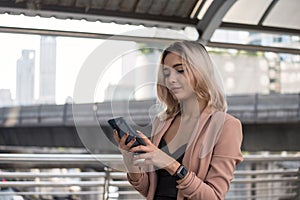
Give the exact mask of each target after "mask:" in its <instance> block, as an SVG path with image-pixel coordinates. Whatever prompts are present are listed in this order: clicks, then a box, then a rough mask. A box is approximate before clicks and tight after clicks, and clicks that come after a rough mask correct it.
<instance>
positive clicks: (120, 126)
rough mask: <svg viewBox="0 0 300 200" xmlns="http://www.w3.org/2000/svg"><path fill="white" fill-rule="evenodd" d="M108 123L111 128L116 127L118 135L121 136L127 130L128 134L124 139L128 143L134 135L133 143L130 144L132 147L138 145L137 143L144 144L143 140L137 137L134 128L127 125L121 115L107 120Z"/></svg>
mask: <svg viewBox="0 0 300 200" xmlns="http://www.w3.org/2000/svg"><path fill="white" fill-rule="evenodd" d="M108 123H109V124H110V126H111V127H112V128H113V129H116V130H117V131H118V133H119V137H120V138H121V137H123V135H124V134H125V133H127V132H129V136H128V138H127V140H126V143H128V142H129V141H130V140H132V139H133V137H136V141H135V143H134V144H133V145H132V147H135V146H138V145H146V144H145V142H144V140H143V139H141V138H139V137H138V135H137V134H136V132H135V130H134V129H133V128H132V127H131V126H129V125H128V124H127V123H126V121H125V120H124V118H123V117H118V118H114V119H110V120H108Z"/></svg>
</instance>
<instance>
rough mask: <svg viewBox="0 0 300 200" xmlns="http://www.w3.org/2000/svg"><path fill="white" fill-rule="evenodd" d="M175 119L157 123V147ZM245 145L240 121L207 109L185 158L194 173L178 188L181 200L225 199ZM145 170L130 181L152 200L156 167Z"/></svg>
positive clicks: (179, 199) (189, 144) (155, 182)
mask: <svg viewBox="0 0 300 200" xmlns="http://www.w3.org/2000/svg"><path fill="white" fill-rule="evenodd" d="M172 120H173V118H171V119H168V120H166V121H160V120H159V118H156V119H155V120H154V122H153V127H152V138H151V140H152V142H153V144H155V145H157V146H158V144H159V142H160V140H161V138H162V136H163V135H164V133H165V132H166V130H167V129H168V128H169V126H170V125H171V122H172ZM241 143H242V126H241V122H240V121H239V120H238V119H236V118H234V117H233V116H231V115H229V114H227V113H225V112H219V111H217V112H215V111H212V110H211V109H210V108H205V110H204V111H203V113H202V114H201V116H200V118H199V122H198V127H196V128H195V131H194V133H193V134H192V136H191V138H190V139H189V142H188V146H187V149H186V151H185V155H184V157H183V165H185V166H186V167H187V168H188V169H189V171H190V172H191V173H189V175H188V177H186V179H185V180H184V181H183V182H182V183H181V184H179V185H178V186H177V188H178V195H177V199H178V200H182V199H195V200H208V199H209V200H214V199H224V198H225V195H226V192H227V191H228V190H229V185H230V182H231V180H232V178H233V172H234V170H235V167H236V165H237V164H238V163H239V162H241V161H242V160H243V157H242V153H241ZM142 170H144V172H143V173H142V177H141V179H140V180H139V181H137V182H134V181H132V180H130V178H129V176H128V180H129V182H130V183H131V184H132V186H133V187H134V188H135V189H136V190H137V191H139V192H140V193H141V194H142V195H143V196H145V197H147V200H152V199H153V198H154V194H155V190H156V185H157V177H156V173H155V171H154V167H153V166H148V168H147V169H146V168H145V169H142Z"/></svg>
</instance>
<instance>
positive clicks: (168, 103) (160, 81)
mask: <svg viewBox="0 0 300 200" xmlns="http://www.w3.org/2000/svg"><path fill="white" fill-rule="evenodd" d="M169 53H175V54H178V55H179V56H181V58H182V59H183V62H185V63H186V65H185V66H186V73H187V77H188V79H189V81H190V83H191V86H192V87H193V89H194V91H195V94H196V96H197V98H198V101H199V100H202V101H205V102H206V106H211V107H212V108H214V109H215V110H218V111H226V110H227V103H226V99H225V94H224V91H223V88H222V81H221V77H220V76H219V74H218V73H217V69H216V68H215V66H214V64H213V62H212V60H211V58H210V56H209V54H208V52H207V50H206V49H205V47H204V46H203V45H202V44H200V43H198V42H193V41H178V42H174V43H172V44H171V45H169V46H168V47H167V48H166V49H165V50H164V51H163V52H162V54H161V57H160V61H159V67H158V74H157V86H156V89H157V96H158V99H159V101H160V102H161V103H162V104H163V105H164V107H165V109H164V111H163V112H162V113H161V115H160V117H161V118H164V119H168V118H170V117H173V116H175V115H176V114H177V113H178V112H180V103H179V102H178V100H177V99H175V98H174V96H173V95H172V94H171V93H170V91H169V90H168V88H167V87H166V86H165V77H164V75H163V65H164V60H165V58H166V56H167V55H168V54H169Z"/></svg>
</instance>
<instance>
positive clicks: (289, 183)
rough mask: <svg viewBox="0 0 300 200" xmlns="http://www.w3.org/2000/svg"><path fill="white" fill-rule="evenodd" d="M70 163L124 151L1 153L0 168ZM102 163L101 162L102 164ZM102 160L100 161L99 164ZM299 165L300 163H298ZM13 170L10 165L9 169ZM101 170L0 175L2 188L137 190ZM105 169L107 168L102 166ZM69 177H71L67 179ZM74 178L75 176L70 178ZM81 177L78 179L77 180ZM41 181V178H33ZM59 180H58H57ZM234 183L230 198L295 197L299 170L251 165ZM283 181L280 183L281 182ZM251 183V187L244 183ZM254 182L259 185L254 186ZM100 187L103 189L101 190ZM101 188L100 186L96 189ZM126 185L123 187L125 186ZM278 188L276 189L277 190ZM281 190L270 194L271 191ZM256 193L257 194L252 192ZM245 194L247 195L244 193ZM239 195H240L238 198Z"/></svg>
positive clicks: (260, 158) (114, 157) (250, 158)
mask: <svg viewBox="0 0 300 200" xmlns="http://www.w3.org/2000/svg"><path fill="white" fill-rule="evenodd" d="M54 161H55V162H56V163H57V164H61V166H64V165H66V166H68V167H70V168H72V166H73V165H74V164H84V163H86V162H88V163H92V164H93V165H94V166H99V165H101V163H102V162H103V163H113V164H114V165H122V163H123V159H122V155H121V154H95V155H91V154H0V169H1V168H2V167H3V166H4V168H2V169H5V166H6V165H5V164H11V166H13V167H15V169H18V166H22V164H24V162H25V163H30V162H34V163H36V164H37V166H38V165H39V164H46V165H48V164H50V163H52V162H54ZM286 161H292V162H294V163H295V162H296V163H300V155H265V156H264V155H245V156H244V163H245V164H246V165H249V164H250V165H252V163H281V162H286ZM100 162H101V163H100ZM99 163H100V164H99ZM299 165H300V164H299ZM10 169H11V168H10ZM107 169H108V170H106V171H100V172H74V173H72V172H70V171H69V172H68V173H62V172H61V173H58V172H55V173H52V172H39V173H38V172H5V170H2V171H3V172H1V177H2V178H5V179H7V181H6V182H0V187H16V188H26V187H43V188H49V187H52V188H57V187H60V188H65V189H68V188H69V187H71V186H79V187H82V188H84V187H88V188H89V191H87V192H84V191H79V192H77V193H76V192H75V193H73V192H66V193H63V194H65V195H67V194H70V195H90V194H98V195H102V196H103V199H106V198H104V196H106V197H107V196H109V195H111V194H110V192H109V187H107V186H115V187H117V188H119V191H118V192H117V193H119V194H120V195H121V194H123V195H126V194H134V195H138V193H137V192H136V191H135V190H134V189H133V188H132V186H131V185H130V184H129V182H128V181H127V175H126V172H119V171H114V170H113V169H109V168H107ZM102 170H105V168H103V169H102ZM54 177H55V178H60V180H61V181H60V182H57V181H52V179H50V178H54ZM65 178H68V180H65ZM70 178H75V179H70ZM78 178H79V179H78ZM34 180H38V181H34ZM55 180H56V179H55ZM231 184H232V186H234V187H231V189H230V190H229V192H237V195H234V196H228V198H226V200H229V199H247V198H248V196H249V199H256V198H264V197H268V198H279V197H281V198H287V197H289V198H295V197H296V195H297V191H298V190H299V191H300V189H299V187H300V186H299V185H300V169H293V168H292V169H272V170H261V169H260V170H249V168H245V169H239V170H236V171H235V172H234V178H233V180H232V183H231ZM279 184H280V185H279ZM235 185H243V187H242V188H241V187H235ZM245 185H248V186H245ZM253 185H257V186H254V187H253ZM99 187H101V188H102V189H101V190H99ZM97 188H98V189H97ZM122 188H123V189H122ZM276 188H277V189H276ZM279 190H280V191H282V192H276V193H272V192H271V193H270V191H279ZM253 192H254V193H253ZM9 194H11V193H10V192H9V191H7V192H0V197H1V196H3V195H9ZM14 194H19V195H30V194H32V195H33V194H35V195H46V194H49V195H59V194H60V193H59V192H58V193H55V192H48V193H47V192H45V193H43V192H41V191H31V192H24V191H22V190H21V191H20V192H14ZM241 194H244V195H241ZM237 197H240V198H237Z"/></svg>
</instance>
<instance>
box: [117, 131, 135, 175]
mask: <svg viewBox="0 0 300 200" xmlns="http://www.w3.org/2000/svg"><path fill="white" fill-rule="evenodd" d="M128 136H129V134H128V133H125V134H124V135H123V137H122V138H120V137H119V134H118V131H117V130H114V139H115V141H116V142H117V144H118V147H119V149H120V151H121V153H122V155H123V161H124V164H125V167H126V169H127V171H128V172H129V173H130V174H132V173H134V174H136V173H140V172H141V170H140V168H139V167H138V166H135V165H134V163H133V161H134V153H133V152H130V148H131V147H132V145H133V144H134V143H135V141H136V138H133V139H132V140H130V141H129V142H128V143H127V144H126V140H127V138H128ZM134 176H136V175H134ZM132 178H133V177H132Z"/></svg>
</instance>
